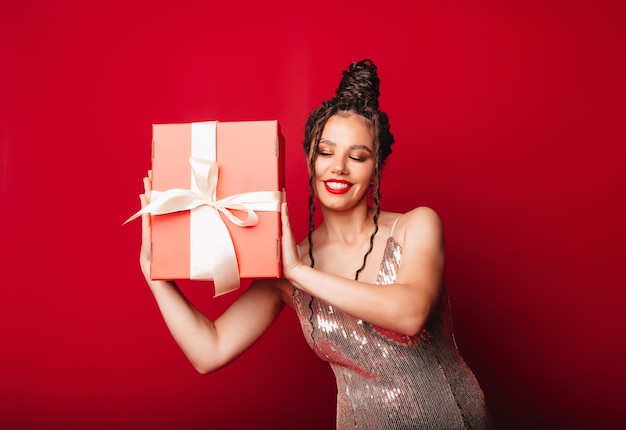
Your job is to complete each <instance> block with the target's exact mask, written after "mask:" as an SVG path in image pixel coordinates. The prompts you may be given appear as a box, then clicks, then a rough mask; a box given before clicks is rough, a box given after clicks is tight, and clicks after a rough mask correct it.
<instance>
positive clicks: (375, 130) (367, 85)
mask: <svg viewBox="0 0 626 430" xmlns="http://www.w3.org/2000/svg"><path fill="white" fill-rule="evenodd" d="M379 86H380V79H379V78H378V74H377V72H376V66H375V65H374V63H373V62H372V61H371V60H367V59H366V60H362V61H358V62H356V63H352V64H351V65H350V68H349V70H347V71H344V72H343V77H342V79H341V83H340V84H339V87H338V88H337V91H336V93H335V97H333V98H332V99H329V100H325V101H323V102H322V104H321V105H320V106H319V107H317V108H316V109H315V110H313V112H311V115H309V117H308V119H307V120H306V123H305V127H304V150H305V152H306V155H307V161H308V164H309V171H310V174H309V188H310V192H309V236H308V239H309V258H310V259H311V267H313V266H314V265H315V260H314V259H313V242H312V235H313V229H314V227H315V226H314V219H313V213H314V211H315V200H314V195H315V191H314V187H313V180H314V177H315V158H316V157H317V146H318V145H319V141H320V138H321V136H322V131H323V130H324V126H325V125H326V121H328V119H329V118H330V117H332V116H333V115H335V114H348V113H355V114H357V115H360V116H362V117H364V118H366V119H367V120H368V123H369V126H370V129H371V131H372V134H373V135H374V153H375V164H374V166H375V167H374V182H373V189H372V203H373V208H372V209H373V212H374V216H373V221H374V226H375V228H374V232H373V233H372V235H371V236H370V246H369V249H368V251H367V252H366V253H365V255H364V256H363V264H362V266H361V267H360V268H359V269H358V270H357V272H356V275H355V279H358V278H359V273H360V272H361V271H362V270H363V269H364V268H365V263H366V261H367V256H368V255H369V254H370V253H371V252H372V249H373V247H374V236H376V233H377V232H378V216H379V214H380V175H381V172H382V168H383V165H384V163H385V160H386V159H387V157H388V156H389V154H391V145H392V144H393V142H394V138H393V135H392V134H391V132H390V131H389V117H388V116H387V114H386V113H384V112H381V111H380V110H379V109H378V97H379V96H380V91H379Z"/></svg>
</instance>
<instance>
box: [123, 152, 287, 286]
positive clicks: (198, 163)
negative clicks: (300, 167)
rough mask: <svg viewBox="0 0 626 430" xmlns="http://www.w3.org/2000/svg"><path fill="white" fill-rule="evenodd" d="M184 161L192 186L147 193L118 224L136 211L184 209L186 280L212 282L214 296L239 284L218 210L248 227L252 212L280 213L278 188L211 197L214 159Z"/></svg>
mask: <svg viewBox="0 0 626 430" xmlns="http://www.w3.org/2000/svg"><path fill="white" fill-rule="evenodd" d="M189 163H190V165H191V171H192V177H193V179H192V187H191V188H192V189H189V190H188V189H182V188H172V189H169V190H166V191H152V195H151V201H150V203H148V204H147V205H146V206H145V207H144V208H142V209H141V210H139V211H138V212H136V213H135V214H134V215H133V216H131V217H130V218H128V219H127V220H126V221H125V222H124V224H126V223H127V222H130V221H132V220H134V219H136V218H138V217H139V216H141V215H142V214H147V213H149V214H152V215H164V214H169V213H174V212H180V211H187V210H189V211H190V216H191V221H190V222H191V226H192V228H191V238H190V240H191V249H190V255H191V258H190V279H194V280H213V281H214V283H215V296H219V295H221V294H225V293H228V292H230V291H233V290H236V289H237V288H239V281H240V280H239V266H238V264H237V256H236V253H235V247H234V245H233V242H232V238H231V237H230V233H229V232H228V229H227V228H226V224H225V223H224V221H223V220H222V218H221V217H220V215H219V214H220V213H222V214H223V215H224V217H225V218H226V219H228V220H229V221H230V222H232V223H233V224H235V225H236V226H238V227H252V226H255V225H256V224H257V223H258V222H259V217H258V216H257V214H256V213H255V212H254V211H255V210H258V211H272V212H278V211H280V202H281V198H282V195H281V193H280V192H279V191H254V192H247V193H239V194H233V195H232V196H229V197H225V198H223V199H220V200H217V199H216V190H217V181H218V165H217V163H216V162H214V161H210V160H206V159H203V158H199V157H190V159H189ZM232 210H237V211H242V212H245V213H246V217H245V218H244V219H241V218H239V217H237V216H235V215H234V214H233V213H232V212H231V211H232Z"/></svg>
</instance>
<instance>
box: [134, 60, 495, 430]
mask: <svg viewBox="0 0 626 430" xmlns="http://www.w3.org/2000/svg"><path fill="white" fill-rule="evenodd" d="M378 89H379V79H378V76H377V73H376V67H375V65H374V64H373V63H372V62H371V61H369V60H364V61H361V62H358V63H354V64H352V65H351V66H350V68H349V70H348V71H344V72H343V78H342V80H341V84H340V85H339V88H338V90H337V92H336V96H335V97H334V98H332V99H330V100H327V101H325V102H323V103H322V105H321V106H320V107H318V108H317V109H316V110H314V111H313V112H312V114H311V115H310V117H309V119H308V120H307V122H306V126H305V137H304V148H305V151H306V154H307V157H308V168H309V184H310V197H309V204H310V214H309V224H310V231H309V234H308V237H307V239H306V240H304V241H302V242H301V243H300V244H299V245H296V243H295V241H294V238H293V235H292V233H291V228H290V225H289V216H288V213H287V206H286V203H283V205H282V223H283V240H282V246H283V250H282V251H283V255H282V258H283V272H284V278H282V279H269V280H267V279H266V280H257V281H254V282H253V283H252V284H251V285H250V287H249V288H248V289H247V290H246V291H245V292H244V293H243V294H242V295H241V296H240V297H239V298H238V299H237V300H236V301H235V302H234V303H233V304H232V305H231V306H230V307H229V309H227V310H226V311H225V312H224V313H223V314H222V315H221V316H220V317H219V318H217V319H216V320H215V321H210V320H209V319H208V318H207V317H206V316H205V315H203V314H202V313H201V312H199V311H198V310H197V309H196V308H195V307H194V306H193V305H192V304H191V303H190V302H188V301H187V300H186V298H185V297H184V296H183V294H182V293H181V292H180V290H179V289H178V288H177V286H176V284H175V283H173V282H166V281H153V280H151V279H150V247H149V243H150V220H149V216H148V215H143V221H142V225H143V243H142V251H141V257H140V262H141V268H142V271H143V274H144V276H145V278H146V281H147V282H148V285H149V286H150V288H151V290H152V292H153V294H154V296H155V298H156V300H157V303H158V305H159V308H160V310H161V313H162V314H163V318H164V319H165V322H166V323H167V325H168V327H169V329H170V331H171V333H172V335H173V336H174V338H175V339H176V341H177V342H178V344H179V345H180V347H181V348H182V350H183V351H184V353H185V354H186V356H187V357H188V358H189V360H190V361H191V363H192V364H193V365H194V367H195V368H196V369H197V370H198V371H199V372H202V373H208V372H212V371H215V370H217V369H219V368H220V367H222V366H224V365H225V364H227V363H229V362H230V361H232V360H233V359H235V358H236V357H237V356H238V355H239V354H241V353H242V352H243V351H245V350H246V349H247V348H248V347H250V346H251V345H252V344H253V343H254V342H255V341H256V340H257V339H258V337H259V336H261V335H262V334H263V333H264V332H265V330H267V329H268V327H269V326H270V325H271V324H272V323H273V321H274V320H275V319H276V317H277V316H278V314H279V313H280V312H281V310H282V309H283V308H284V306H285V305H288V306H290V307H292V308H294V309H295V310H296V312H297V314H298V316H299V318H300V322H301V325H302V329H303V332H304V334H305V337H306V339H307V341H308V342H309V344H310V345H311V347H312V348H313V349H314V350H315V352H316V353H317V354H318V355H319V356H320V357H321V358H322V359H324V360H327V361H329V362H330V365H331V366H332V369H333V371H334V372H335V376H336V380H337V389H338V395H337V428H338V429H348V428H352V429H355V428H358V429H376V430H380V429H391V428H403V429H406V428H424V429H483V428H487V426H488V424H487V413H486V408H485V402H484V396H483V393H482V391H481V389H480V387H479V385H478V383H477V381H476V379H475V377H474V375H473V374H472V372H471V371H470V369H469V368H468V367H467V366H466V364H465V362H464V361H463V359H462V358H461V356H460V355H459V353H458V351H457V348H456V345H455V344H454V339H453V336H452V331H451V326H450V320H449V316H448V314H447V306H448V302H447V296H446V294H445V289H444V286H443V270H444V246H443V230H442V225H441V222H440V220H439V218H438V216H437V214H436V213H435V212H434V211H433V210H431V209H429V208H426V207H418V208H416V209H413V210H412V211H410V212H407V213H405V214H399V213H392V212H386V211H382V210H381V209H380V206H379V201H380V193H379V189H380V175H381V170H382V166H383V164H384V161H385V159H386V158H387V156H388V155H389V154H390V153H391V144H392V143H393V141H394V138H393V136H392V134H391V133H390V132H389V122H388V118H387V115H386V114H384V113H383V112H380V111H379V110H378V96H379V90H378ZM144 187H145V194H143V195H142V196H141V203H142V207H144V206H145V205H146V204H147V203H148V201H149V198H150V190H151V181H150V178H149V177H148V178H145V179H144ZM316 199H317V202H318V203H319V207H320V209H321V212H322V214H323V221H322V223H321V224H320V225H319V226H318V227H317V228H315V226H314V223H313V211H314V210H315V207H316V205H315V202H316ZM370 201H371V204H370V203H369V202H370Z"/></svg>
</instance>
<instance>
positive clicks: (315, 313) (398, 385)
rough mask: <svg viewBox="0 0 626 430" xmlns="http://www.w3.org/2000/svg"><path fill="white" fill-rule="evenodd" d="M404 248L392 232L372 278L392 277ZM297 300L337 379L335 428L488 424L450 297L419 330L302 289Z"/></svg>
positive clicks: (442, 428) (307, 330)
mask: <svg viewBox="0 0 626 430" xmlns="http://www.w3.org/2000/svg"><path fill="white" fill-rule="evenodd" d="M401 257H402V250H401V247H400V245H399V244H398V243H397V242H396V241H395V240H394V239H393V238H392V237H390V238H389V239H388V241H387V244H386V247H385V253H384V257H383V261H382V262H381V265H380V269H379V274H378V280H377V282H376V283H377V284H380V285H381V288H384V287H383V285H386V284H391V283H393V282H394V281H395V278H396V271H397V269H398V267H399V266H400V262H401ZM294 303H295V308H296V311H297V313H298V317H299V319H300V323H301V325H302V330H303V332H304V334H305V337H306V339H307V341H308V342H309V345H310V346H311V348H313V350H314V351H315V352H316V353H317V355H318V356H319V357H321V358H322V359H323V360H326V361H328V362H329V363H330V365H331V367H332V369H333V372H334V373H335V377H336V380H337V429H341V430H344V429H359V430H364V429H367V430H386V429H429V430H431V429H432V430H446V429H486V428H488V422H487V412H486V407H485V401H484V396H483V392H482V390H481V388H480V386H479V385H478V382H477V381H476V378H475V377H474V374H473V373H472V372H471V370H470V369H469V368H468V367H467V365H466V364H465V362H464V361H463V359H462V357H461V356H460V354H459V352H458V350H457V348H456V345H455V343H454V338H453V334H452V327H451V322H450V318H449V314H448V308H449V305H448V299H447V296H446V294H445V291H444V292H443V294H442V297H441V300H440V304H439V306H438V310H437V311H436V312H435V313H434V314H433V316H432V317H431V319H430V320H429V322H428V324H427V326H426V327H425V328H424V329H423V330H422V332H421V333H420V334H419V335H417V336H405V335H401V334H398V333H395V332H392V331H390V330H385V329H382V328H380V327H376V326H373V325H371V324H369V323H366V322H364V321H362V320H359V319H357V318H354V317H352V316H351V315H348V314H345V313H343V312H341V311H339V310H337V309H335V308H333V307H332V306H330V305H328V304H327V303H324V302H322V301H320V300H317V299H312V298H311V296H309V295H308V294H306V293H305V292H304V291H301V290H296V291H295V292H294Z"/></svg>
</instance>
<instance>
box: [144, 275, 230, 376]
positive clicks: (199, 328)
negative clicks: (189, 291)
mask: <svg viewBox="0 0 626 430" xmlns="http://www.w3.org/2000/svg"><path fill="white" fill-rule="evenodd" d="M148 285H149V286H150V290H151V291H152V294H153V295H154V298H155V300H156V303H157V305H158V307H159V310H160V311H161V315H162V316H163V320H164V321H165V324H166V325H167V328H168V329H169V331H170V333H171V334H172V337H173V338H174V340H175V341H176V343H177V344H178V345H179V347H180V348H181V350H182V351H183V353H184V354H185V355H186V356H187V358H188V359H189V361H190V362H191V364H192V365H193V366H194V368H196V370H198V372H201V373H208V372H211V371H213V370H216V369H218V368H219V367H221V366H223V364H224V363H223V362H222V361H221V359H220V354H219V345H218V337H217V333H216V330H215V326H214V324H213V322H212V321H211V320H209V319H208V318H207V317H206V316H205V315H204V314H203V313H202V312H200V311H199V310H198V309H197V308H196V307H195V306H194V305H193V304H192V303H191V302H189V300H187V298H186V297H185V296H184V294H183V293H182V292H181V291H180V289H179V288H178V286H177V285H176V283H174V282H172V281H153V280H148Z"/></svg>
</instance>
